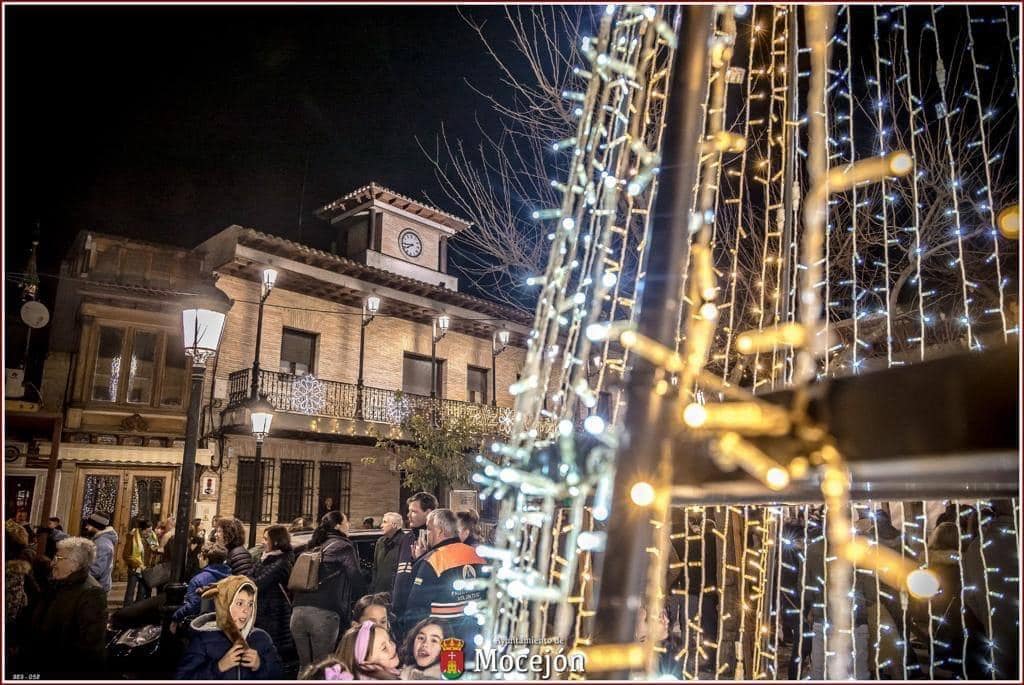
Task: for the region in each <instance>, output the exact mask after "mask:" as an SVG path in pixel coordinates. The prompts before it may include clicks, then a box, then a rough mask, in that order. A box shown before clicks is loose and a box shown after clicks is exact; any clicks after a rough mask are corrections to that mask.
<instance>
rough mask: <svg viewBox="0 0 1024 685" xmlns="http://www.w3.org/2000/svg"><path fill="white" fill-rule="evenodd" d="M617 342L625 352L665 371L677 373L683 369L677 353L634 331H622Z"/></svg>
mask: <svg viewBox="0 0 1024 685" xmlns="http://www.w3.org/2000/svg"><path fill="white" fill-rule="evenodd" d="M619 342H620V343H621V344H622V346H623V347H625V348H626V349H627V350H630V351H632V352H634V353H636V354H638V355H640V356H641V357H643V358H644V359H646V360H647V361H649V362H650V363H651V364H653V365H655V366H657V367H660V368H662V369H665V370H666V371H669V372H677V371H682V369H683V358H682V357H680V356H679V354H678V353H676V352H674V351H672V350H670V349H669V348H668V347H666V346H664V345H662V344H661V343H659V342H657V341H656V340H652V339H651V338H648V337H647V336H645V335H641V334H640V333H637V332H636V331H623V332H622V333H621V334H620V335H619Z"/></svg>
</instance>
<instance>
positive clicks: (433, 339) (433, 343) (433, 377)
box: [430, 329, 437, 400]
mask: <svg viewBox="0 0 1024 685" xmlns="http://www.w3.org/2000/svg"><path fill="white" fill-rule="evenodd" d="M430 399H432V400H433V399H437V334H436V333H435V332H434V331H433V329H432V330H431V332H430Z"/></svg>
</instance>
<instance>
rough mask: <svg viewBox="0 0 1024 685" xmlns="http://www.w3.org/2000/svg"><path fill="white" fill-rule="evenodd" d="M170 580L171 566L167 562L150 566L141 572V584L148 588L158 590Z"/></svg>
mask: <svg viewBox="0 0 1024 685" xmlns="http://www.w3.org/2000/svg"><path fill="white" fill-rule="evenodd" d="M170 580H171V564H170V562H168V561H161V562H160V563H159V564H157V565H156V566H150V567H149V568H147V569H146V570H145V571H143V572H142V582H144V583H145V584H146V586H147V587H149V588H153V589H155V588H158V587H161V586H164V585H166V584H167V583H168V582H169V581H170Z"/></svg>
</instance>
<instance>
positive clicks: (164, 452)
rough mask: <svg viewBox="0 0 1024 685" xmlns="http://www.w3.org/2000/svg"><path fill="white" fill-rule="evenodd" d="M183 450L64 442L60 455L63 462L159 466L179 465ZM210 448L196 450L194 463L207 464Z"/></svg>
mask: <svg viewBox="0 0 1024 685" xmlns="http://www.w3.org/2000/svg"><path fill="white" fill-rule="evenodd" d="M183 453H184V450H183V449H182V448H180V447H130V446H128V445H83V444H75V443H68V442H64V443H61V446H60V457H61V460H62V461H64V462H69V461H73V462H89V463H106V464H153V465H159V466H181V458H182V454H183ZM212 456H213V450H212V449H209V448H207V449H199V450H197V451H196V465H197V466H209V465H210V459H211V457H212Z"/></svg>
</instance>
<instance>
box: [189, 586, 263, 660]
mask: <svg viewBox="0 0 1024 685" xmlns="http://www.w3.org/2000/svg"><path fill="white" fill-rule="evenodd" d="M203 597H212V598H214V606H215V611H213V612H211V613H208V614H202V615H200V616H198V617H196V618H195V619H193V621H192V624H191V627H192V631H193V632H192V639H191V640H189V643H188V648H187V649H186V650H185V653H184V654H183V655H182V657H181V662H180V663H179V664H178V672H177V677H178V679H180V680H276V679H279V678H280V677H281V660H280V659H279V658H278V656H277V650H276V649H275V648H274V643H273V641H272V640H271V639H270V636H269V635H267V633H266V632H265V631H263V630H261V629H259V628H257V627H256V626H255V623H256V597H257V591H256V586H255V585H254V584H253V582H252V580H250V579H249V578H246V577H245V576H228V577H227V578H225V579H223V580H221V581H220V582H218V583H217V584H216V585H215V586H213V587H212V588H210V589H208V590H207V591H206V592H204V593H203Z"/></svg>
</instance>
